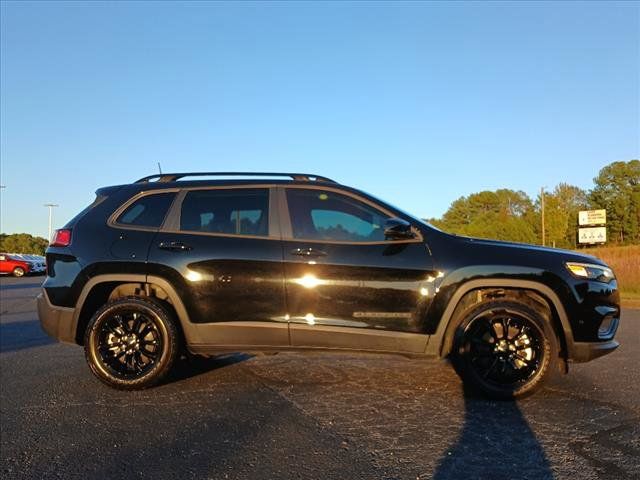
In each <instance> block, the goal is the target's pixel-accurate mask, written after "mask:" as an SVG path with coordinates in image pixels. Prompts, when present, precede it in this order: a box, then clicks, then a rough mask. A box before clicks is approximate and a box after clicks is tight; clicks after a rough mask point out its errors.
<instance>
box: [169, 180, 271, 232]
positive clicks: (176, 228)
mask: <svg viewBox="0 0 640 480" xmlns="http://www.w3.org/2000/svg"><path fill="white" fill-rule="evenodd" d="M234 189H256V190H268V197H269V203H268V207H267V208H268V209H269V210H268V215H269V221H268V234H267V236H264V235H243V234H236V233H217V232H200V231H195V230H181V229H180V220H181V215H182V203H183V202H184V199H185V198H186V196H187V193H189V192H191V191H194V190H200V191H205V190H206V191H209V190H234ZM275 190H276V187H275V186H274V185H269V184H267V185H265V184H260V185H254V184H241V185H218V186H214V187H188V188H182V189H180V190H179V193H178V195H176V198H175V200H174V202H173V204H172V205H171V208H170V209H169V212H168V213H167V217H166V218H165V222H164V224H163V225H162V228H161V229H160V231H161V232H164V233H179V234H184V235H208V236H212V237H232V238H255V239H268V240H280V239H281V237H282V235H281V233H280V223H279V214H278V212H277V208H276V207H277V206H276V192H275Z"/></svg>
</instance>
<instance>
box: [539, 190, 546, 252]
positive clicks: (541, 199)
mask: <svg viewBox="0 0 640 480" xmlns="http://www.w3.org/2000/svg"><path fill="white" fill-rule="evenodd" d="M540 212H541V213H542V246H543V247H544V237H545V235H544V233H545V232H544V187H542V188H541V189H540Z"/></svg>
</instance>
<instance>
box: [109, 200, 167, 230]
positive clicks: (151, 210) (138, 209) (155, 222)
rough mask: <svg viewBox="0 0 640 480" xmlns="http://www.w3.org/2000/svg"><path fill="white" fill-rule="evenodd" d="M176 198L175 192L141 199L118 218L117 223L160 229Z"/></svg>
mask: <svg viewBox="0 0 640 480" xmlns="http://www.w3.org/2000/svg"><path fill="white" fill-rule="evenodd" d="M175 196H176V193H175V192H167V193H155V194H152V195H145V196H143V197H140V198H139V199H138V200H136V201H135V202H133V203H132V204H131V205H129V206H128V207H127V208H126V209H125V210H124V211H123V212H122V213H121V214H120V215H119V216H118V218H117V220H116V223H117V224H119V225H130V226H136V227H153V228H159V227H160V226H161V225H162V222H163V221H164V217H165V216H166V215H167V212H168V211H169V207H170V206H171V203H172V202H173V199H174V198H175Z"/></svg>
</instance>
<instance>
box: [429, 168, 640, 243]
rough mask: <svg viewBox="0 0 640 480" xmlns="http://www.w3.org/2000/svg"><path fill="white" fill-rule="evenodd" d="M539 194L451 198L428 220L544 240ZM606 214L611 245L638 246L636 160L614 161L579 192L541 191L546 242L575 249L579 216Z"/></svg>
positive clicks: (461, 230)
mask: <svg viewBox="0 0 640 480" xmlns="http://www.w3.org/2000/svg"><path fill="white" fill-rule="evenodd" d="M542 200H543V198H542V194H539V195H538V196H537V197H536V198H535V199H531V198H530V197H529V196H528V195H527V194H526V193H524V192H522V191H516V190H510V189H506V188H505V189H500V190H496V191H483V192H478V193H472V194H471V195H468V196H463V197H460V198H459V199H457V200H455V201H454V202H453V203H452V204H451V206H450V207H449V209H448V210H447V211H446V212H445V214H444V215H443V216H442V218H439V219H429V220H428V221H429V222H430V223H431V224H433V225H435V226H436V227H438V228H440V229H441V230H444V231H446V232H450V233H456V234H459V235H466V236H472V237H482V238H493V239H497V240H508V241H515V242H526V243H538V244H540V243H543V242H542ZM601 208H604V209H606V211H607V240H608V242H607V243H609V244H611V243H614V244H638V243H640V160H630V161H628V162H613V163H611V164H609V165H607V166H606V167H604V168H603V169H602V170H600V172H599V174H598V176H596V177H595V178H594V179H593V188H592V189H591V190H583V189H581V188H579V187H576V186H574V185H569V184H567V183H560V184H558V185H557V186H556V187H555V188H554V189H553V190H552V191H550V192H545V193H544V218H545V235H544V244H545V245H552V246H556V247H562V248H576V247H577V245H578V238H577V233H578V212H579V211H580V210H592V209H601Z"/></svg>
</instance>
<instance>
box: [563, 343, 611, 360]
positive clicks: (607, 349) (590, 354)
mask: <svg viewBox="0 0 640 480" xmlns="http://www.w3.org/2000/svg"><path fill="white" fill-rule="evenodd" d="M619 346H620V344H619V343H618V342H617V341H616V340H613V339H612V340H609V341H607V342H575V343H574V344H573V354H572V356H571V361H572V362H575V363H582V362H589V361H591V360H593V359H595V358H598V357H602V356H603V355H606V354H607V353H611V352H613V351H614V350H615V349H616V348H618V347H619Z"/></svg>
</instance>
